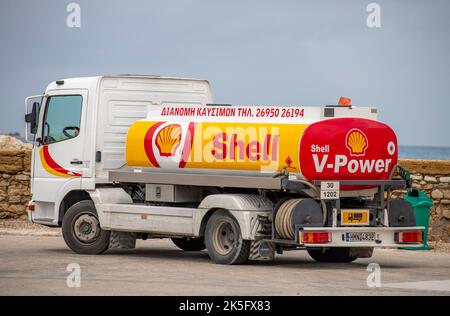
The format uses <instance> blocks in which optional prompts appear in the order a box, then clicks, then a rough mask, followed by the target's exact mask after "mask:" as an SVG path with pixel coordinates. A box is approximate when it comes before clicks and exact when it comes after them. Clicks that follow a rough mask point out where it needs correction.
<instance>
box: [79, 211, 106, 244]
mask: <svg viewBox="0 0 450 316" xmlns="http://www.w3.org/2000/svg"><path fill="white" fill-rule="evenodd" d="M74 232H75V236H76V238H77V239H78V240H79V241H81V242H83V243H92V242H94V241H95V240H97V238H98V236H99V235H100V226H99V222H98V219H97V217H96V216H94V215H93V214H90V213H89V214H86V213H85V214H81V215H80V216H79V217H78V218H77V219H76V220H75V223H74Z"/></svg>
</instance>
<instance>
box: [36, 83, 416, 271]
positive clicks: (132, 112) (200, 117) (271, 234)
mask: <svg viewBox="0 0 450 316" xmlns="http://www.w3.org/2000/svg"><path fill="white" fill-rule="evenodd" d="M81 87H83V88H84V89H85V90H80V92H79V94H80V95H81V96H82V98H76V97H75V96H74V94H77V93H76V91H77V90H76V89H77V88H78V89H80V88H81ZM67 89H70V91H71V93H70V96H65V97H67V98H70V102H71V103H70V104H72V105H71V106H74V104H75V103H76V102H80V100H81V102H84V101H82V100H90V102H91V103H90V107H88V108H87V109H88V111H91V112H86V113H85V112H83V111H84V110H82V111H81V115H84V116H82V117H85V119H84V120H80V121H78V122H73V120H72V121H68V122H67V123H66V124H67V125H68V126H66V127H64V128H63V132H64V133H63V134H64V135H65V136H61V137H62V138H63V141H61V140H60V139H56V137H50V136H49V135H46V134H45V133H47V132H46V130H50V129H51V128H55V127H52V126H54V125H52V124H51V122H45V124H46V125H45V126H48V125H50V128H48V127H47V129H43V127H42V126H44V122H42V120H43V119H45V117H46V116H42V117H41V118H40V120H39V122H37V123H36V124H34V125H36V126H38V128H37V134H36V135H41V134H42V138H41V137H38V138H37V139H36V141H35V148H33V155H34V157H38V158H34V159H39V158H40V159H41V163H38V162H35V164H34V168H39V167H40V165H42V173H45V172H47V173H48V174H51V177H52V179H55V186H58V187H60V188H61V189H60V190H63V189H64V190H66V191H64V194H62V193H61V194H60V193H58V194H56V197H58V198H57V202H56V203H55V204H54V209H55V216H54V217H53V219H52V223H54V225H62V229H63V236H64V239H65V241H66V243H67V245H68V246H69V247H70V248H71V249H72V250H73V251H75V252H77V253H90V254H93V253H102V252H104V251H106V250H107V249H109V248H117V247H119V248H133V247H135V242H136V239H151V238H171V239H172V240H173V242H174V243H175V245H176V246H178V247H179V248H181V249H182V250H185V251H200V250H203V249H205V248H206V250H207V252H208V254H209V256H210V258H211V259H212V260H213V261H214V262H216V263H220V264H239V263H244V262H246V261H247V260H249V259H250V260H271V259H273V258H274V256H275V253H278V254H281V253H283V251H285V250H294V249H300V250H301V249H303V250H307V251H308V253H309V254H310V255H311V257H312V258H313V259H315V260H316V261H319V262H350V261H353V260H355V259H357V258H362V257H370V256H371V255H372V252H373V249H374V248H377V247H397V248H399V247H403V246H405V244H407V245H408V246H411V247H421V242H422V232H423V229H424V228H423V227H417V226H415V218H414V212H413V210H412V208H411V206H410V205H409V204H408V203H407V202H405V201H404V200H401V199H392V198H391V192H392V190H396V189H402V188H406V187H408V186H409V185H410V181H409V179H408V178H407V177H406V176H405V175H407V172H400V173H398V172H397V171H398V170H401V171H404V170H403V169H401V167H399V166H398V150H397V147H398V145H397V138H396V135H395V133H394V131H393V130H392V129H391V128H390V127H389V126H388V125H386V124H384V123H382V122H379V121H378V120H377V109H376V108H374V107H354V106H352V105H350V104H349V103H347V104H346V105H336V106H335V105H332V106H325V107H320V106H317V107H312V106H234V105H229V104H213V103H212V99H211V94H210V90H209V84H208V83H207V82H206V81H201V80H193V79H181V78H163V77H133V76H132V77H130V76H117V77H95V78H76V79H68V80H64V81H59V82H57V83H54V84H51V85H50V86H49V88H48V89H47V92H46V95H44V97H43V98H44V99H43V101H42V104H44V105H45V106H46V107H47V108H46V109H42V108H41V111H40V112H41V113H45V111H49V110H50V109H51V106H52V102H56V101H55V100H56V99H57V98H56V97H61V95H62V94H64V93H65V91H68V90H67ZM55 91H56V92H55ZM86 91H89V94H88V93H87V92H86ZM52 95H53V96H52ZM52 98H54V99H52ZM52 100H54V101H52ZM66 101H67V100H66ZM67 102H68V101H67ZM96 111H97V112H96ZM36 112H39V111H36ZM95 113H97V114H95ZM30 115H31V117H30V118H31V120H32V113H31V114H30ZM72 116H73V115H72ZM84 122H88V123H84ZM58 124H59V125H61V124H62V123H58ZM76 124H80V125H76ZM83 124H86V125H85V126H84V125H83ZM84 127H87V128H84ZM95 135H96V136H95ZM64 137H65V138H64ZM64 139H65V140H64ZM76 142H79V143H76ZM81 142H83V143H81ZM70 143H73V144H72V145H71V146H69V144H70ZM64 144H67V146H66V147H64V148H65V149H64V150H63V149H62V146H63V145H64ZM82 144H83V146H84V147H82V148H85V149H84V150H85V151H87V152H89V150H91V151H90V152H91V155H92V157H90V156H89V157H88V159H86V160H88V161H80V160H78V159H73V155H72V154H70V155H69V153H71V152H72V151H75V150H78V148H81V147H80V146H81V145H82ZM58 146H60V147H58ZM94 149H95V150H94ZM122 153H123V154H122ZM58 155H60V156H58ZM66 156H67V157H66ZM63 158H64V159H63ZM65 159H66V160H67V163H66V164H64V162H65ZM89 168H91V169H89ZM40 170H41V169H39V170H38V171H34V173H33V175H32V177H33V184H34V186H33V190H34V191H33V199H34V204H32V205H31V207H30V212H29V216H30V219H31V220H33V221H35V222H38V223H41V224H46V223H48V220H47V219H46V218H48V216H49V215H48V214H50V213H51V212H52V211H49V210H46V209H45V208H46V207H48V205H50V204H49V203H48V202H46V201H48V200H49V199H51V198H53V197H52V196H49V195H48V194H47V193H48V192H47V191H48V190H47V188H50V186H51V185H52V182H51V181H49V180H48V179H46V181H45V186H40V185H38V184H39V181H40V180H39V178H38V177H37V175H38V174H39V172H41V171H40ZM47 173H45V174H47ZM398 174H399V175H400V176H403V178H402V177H399V176H398ZM57 177H59V178H57ZM63 177H64V179H68V180H67V182H64V185H62V183H63V182H62V178H63ZM56 179H58V181H56ZM77 181H79V182H77ZM59 196H61V197H59ZM41 201H44V202H41ZM31 208H33V210H31ZM42 214H43V215H42Z"/></svg>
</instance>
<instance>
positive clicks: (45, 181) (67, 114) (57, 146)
mask: <svg viewBox="0 0 450 316" xmlns="http://www.w3.org/2000/svg"><path fill="white" fill-rule="evenodd" d="M87 97H88V93H87V90H82V89H80V90H58V91H54V92H49V93H48V95H46V98H45V99H44V104H43V105H44V106H43V107H42V106H41V110H40V120H39V121H40V124H39V129H38V132H37V135H36V139H35V146H34V147H33V151H34V152H33V157H34V161H33V183H32V190H33V200H34V201H36V202H37V203H40V206H41V212H37V213H39V217H43V218H42V220H45V218H46V219H47V220H56V218H55V217H56V214H57V211H58V210H57V208H58V207H59V203H60V201H61V200H62V199H63V198H64V196H65V194H67V192H69V191H71V190H77V189H81V178H82V176H83V172H84V173H85V172H86V169H84V164H83V161H82V158H83V147H84V146H83V145H84V140H85V135H86V132H87V131H86V130H85V125H86V124H85V121H86V107H87V100H88V98H87ZM38 208H39V207H38ZM36 215H38V214H36Z"/></svg>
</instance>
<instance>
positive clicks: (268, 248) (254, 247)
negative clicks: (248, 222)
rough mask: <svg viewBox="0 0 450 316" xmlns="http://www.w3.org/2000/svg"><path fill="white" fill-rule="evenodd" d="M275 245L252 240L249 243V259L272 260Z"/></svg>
mask: <svg viewBox="0 0 450 316" xmlns="http://www.w3.org/2000/svg"><path fill="white" fill-rule="evenodd" d="M274 257H275V245H274V244H273V243H269V242H266V241H262V240H252V241H251V244H250V256H249V260H273V259H274Z"/></svg>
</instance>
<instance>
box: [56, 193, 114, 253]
mask: <svg viewBox="0 0 450 316" xmlns="http://www.w3.org/2000/svg"><path fill="white" fill-rule="evenodd" d="M62 234H63V238H64V241H65V242H66V244H67V246H69V248H70V249H72V250H73V251H74V252H76V253H79V254H89V255H93V254H100V253H102V252H104V251H106V250H107V249H108V246H109V237H110V234H111V231H109V230H103V229H101V227H100V222H99V220H98V216H97V211H96V210H95V205H94V203H93V202H92V201H91V200H84V201H81V202H78V203H75V204H74V205H72V206H71V207H70V208H69V209H68V210H67V212H66V214H65V215H64V218H63V222H62Z"/></svg>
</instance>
